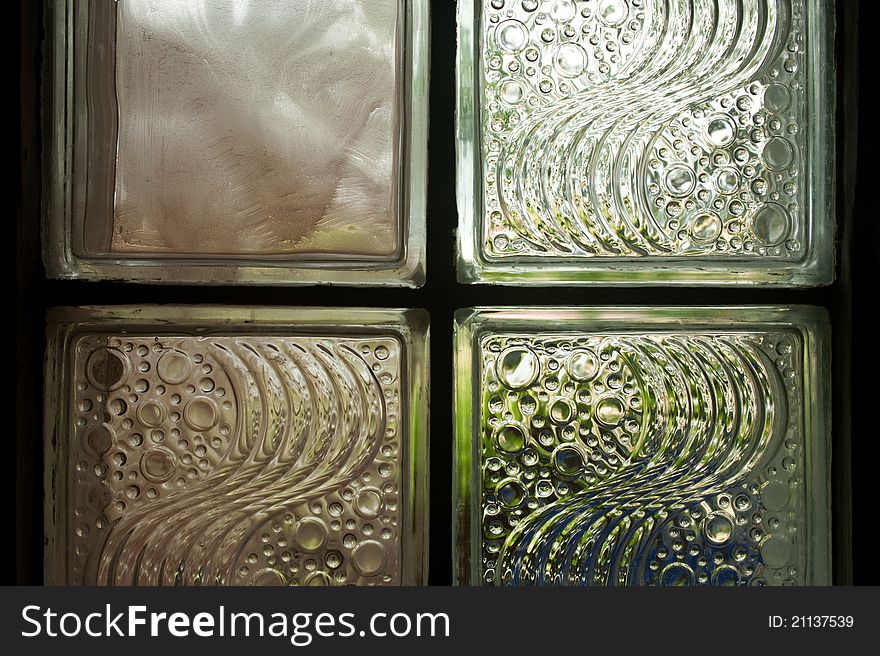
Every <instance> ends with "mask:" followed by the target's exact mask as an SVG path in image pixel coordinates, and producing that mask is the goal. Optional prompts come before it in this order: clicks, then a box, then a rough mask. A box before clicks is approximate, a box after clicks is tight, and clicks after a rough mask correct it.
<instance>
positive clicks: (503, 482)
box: [455, 308, 830, 586]
mask: <svg viewBox="0 0 880 656" xmlns="http://www.w3.org/2000/svg"><path fill="white" fill-rule="evenodd" d="M827 333H828V326H827V320H826V318H825V317H824V315H823V314H822V312H821V311H819V310H816V309H812V308H738V309H737V308H732V309H720V308H693V309H684V308H678V309H638V308H637V309H621V308H596V309H575V308H510V309H505V308H485V309H477V310H471V311H463V312H461V313H460V314H459V316H458V319H457V323H456V367H457V372H456V376H457V378H456V409H455V410H456V417H457V422H458V423H457V447H456V449H457V451H456V454H457V455H456V467H457V469H456V478H455V481H456V493H457V502H456V511H457V518H456V519H457V531H458V534H457V538H456V545H457V546H456V553H455V566H456V568H457V572H456V578H457V581H458V582H459V583H462V584H467V583H470V584H499V585H731V586H738V585H811V584H812V585H816V584H827V583H830V578H829V577H830V571H829V558H830V549H829V539H830V534H829V528H828V521H829V505H828V481H829V472H830V469H829V466H828V465H829V463H828V461H827V459H826V458H827V455H826V454H827V440H828V432H827V426H828V425H829V424H828V411H829V407H830V404H829V400H828V397H829V395H828V392H827V389H826V387H827V385H826V384H825V380H826V378H825V376H827V367H828V359H827V358H828V355H827V350H826V349H827V345H826V339H827Z"/></svg>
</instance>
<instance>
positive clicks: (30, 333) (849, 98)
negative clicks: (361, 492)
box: [3, 0, 880, 585]
mask: <svg viewBox="0 0 880 656" xmlns="http://www.w3.org/2000/svg"><path fill="white" fill-rule="evenodd" d="M872 4H874V3H871V2H864V3H859V2H857V1H856V0H839V1H838V3H837V13H838V39H837V41H838V43H837V62H838V70H837V75H838V91H839V93H838V108H837V109H838V144H837V157H836V161H837V182H838V184H837V191H838V203H837V213H838V224H839V230H838V238H839V242H840V244H839V266H838V276H837V282H836V283H835V284H834V285H832V286H830V287H826V288H821V289H813V290H784V289H781V290H768V289H689V288H664V289H648V288H632V289H618V288H607V287H606V288H602V287H582V288H567V289H562V288H556V289H541V288H517V287H498V286H475V285H470V286H465V285H459V284H457V283H456V281H455V270H454V258H453V254H454V241H455V240H454V230H455V227H456V223H457V213H456V206H455V184H454V181H455V133H454V125H453V117H454V111H455V104H454V101H455V77H454V73H455V70H454V68H455V43H456V37H455V3H454V2H453V0H433V2H432V5H433V6H432V20H431V24H432V27H431V106H430V111H431V118H430V120H431V128H430V144H429V170H430V173H429V184H428V194H429V199H428V282H427V284H426V285H425V286H424V287H423V288H421V289H418V290H404V289H400V290H394V289H391V290H386V289H351V288H327V287H310V288H270V287H256V288H254V287H248V288H242V287H199V286H174V287H167V286H164V287H163V286H141V285H131V284H121V283H109V282H108V283H94V282H91V283H89V282H73V281H52V280H46V279H45V276H44V271H43V266H42V262H41V255H40V228H39V226H40V193H41V192H40V190H41V163H40V153H41V148H42V143H41V137H42V135H43V133H44V131H43V130H42V129H41V119H40V115H39V106H40V95H39V94H40V79H41V74H40V73H41V67H42V64H43V62H42V59H41V54H40V44H41V42H42V39H43V36H44V30H43V26H42V9H41V7H42V3H41V2H40V1H39V0H20V3H19V6H18V16H17V27H18V28H19V29H18V32H17V37H18V44H19V46H20V57H21V59H20V63H21V76H20V115H19V118H20V129H21V132H20V135H21V138H20V167H21V168H20V171H21V178H20V190H19V195H18V198H17V224H16V225H17V230H16V258H15V259H16V346H15V348H16V384H15V396H16V399H15V401H16V412H15V437H14V439H15V442H16V444H15V460H14V463H13V462H11V461H10V459H9V457H8V456H7V458H6V460H5V465H6V466H5V471H6V472H7V475H6V476H4V478H5V479H6V481H5V482H7V484H9V483H12V482H13V477H12V476H11V473H12V471H14V472H15V476H14V491H12V495H13V498H14V504H12V507H14V509H15V517H14V521H15V536H16V538H15V543H16V544H15V546H16V559H15V560H14V561H12V560H11V559H7V560H5V561H4V562H5V566H4V567H3V582H4V583H9V584H11V583H16V584H40V583H41V582H42V550H43V536H42V503H43V499H42V481H43V473H42V466H43V462H42V395H43V394H42V384H43V381H42V366H43V364H42V358H43V351H44V348H45V334H44V322H45V313H46V309H47V308H48V307H52V306H55V305H84V304H123V303H125V304H150V303H181V304H188V303H219V304H223V303H227V304H242V305H324V306H327V305H329V306H385V307H422V308H426V309H428V310H429V311H430V313H431V340H432V343H431V404H432V411H431V464H430V467H431V471H430V476H431V511H430V549H431V559H430V563H431V565H430V579H429V580H430V583H431V584H433V585H448V584H449V583H451V506H450V498H451V465H452V442H453V433H452V427H453V422H452V394H451V392H452V314H453V311H454V310H455V309H456V308H459V307H467V306H471V305H506V304H522V305H606V304H615V305H707V304H711V305H715V304H730V305H738V304H765V303H766V304H794V303H803V304H811V305H820V306H824V307H826V308H827V309H828V310H829V312H830V314H831V318H832V322H833V328H834V346H833V357H834V376H833V380H832V381H828V384H831V385H833V390H834V393H833V401H834V408H833V412H834V418H833V430H834V433H833V447H832V452H833V487H832V495H833V496H832V498H833V527H834V528H833V531H834V540H833V545H834V582H835V583H837V584H851V583H855V584H876V583H877V582H878V580H880V579H878V571H880V568H878V567H877V566H876V559H877V556H876V553H875V552H876V542H875V541H874V540H873V539H872V538H873V535H872V534H873V532H874V527H875V526H876V524H877V521H876V513H877V512H878V511H877V510H876V508H875V507H874V506H875V504H874V503H873V502H872V499H873V498H875V497H876V496H877V484H878V482H877V476H876V472H877V470H878V462H877V459H876V454H877V452H878V450H877V447H876V441H877V439H878V436H877V433H878V430H877V428H876V415H874V414H873V410H874V408H872V407H871V405H872V402H873V403H876V394H875V393H874V391H875V390H876V387H877V372H876V369H877V366H876V362H877V355H876V344H875V342H874V340H873V339H872V338H873V332H874V331H873V330H872V327H871V326H872V325H876V324H874V323H873V322H874V319H873V318H872V317H871V315H872V312H871V310H872V309H873V305H874V303H873V301H874V299H873V296H874V295H875V292H876V290H877V284H876V282H877V277H876V274H875V271H874V270H875V269H876V267H877V265H878V253H880V243H878V230H877V223H878V220H880V214H878V207H877V202H876V193H874V194H872V193H871V192H872V191H874V190H872V189H870V185H871V184H872V182H873V178H874V177H875V174H876V173H877V164H876V161H875V160H876V154H875V151H873V150H872V148H871V147H869V145H868V143H867V139H868V137H869V136H871V132H872V130H871V124H872V123H873V122H875V121H876V118H875V117H874V113H875V112H876V111H877V106H876V104H875V105H874V106H873V107H868V104H869V102H870V99H869V95H874V94H873V93H872V92H873V91H874V88H873V87H874V85H873V80H871V81H869V80H868V79H867V74H868V72H869V71H871V69H872V68H873V65H872V64H870V63H867V62H868V56H870V55H869V52H868V50H869V48H871V47H872V44H871V42H870V41H869V39H870V38H871V34H870V33H868V34H866V35H863V38H862V39H861V42H860V40H859V29H858V26H859V24H860V23H861V24H865V25H869V24H872V23H873V24H875V25H876V22H875V21H873V20H872V19H871V16H869V14H873V13H874V9H873V8H872V7H870V5H872ZM860 5H863V6H860ZM860 14H861V20H860ZM871 54H874V56H875V57H876V53H871ZM861 55H864V57H861ZM860 60H861V61H862V62H864V64H863V66H862V69H863V70H864V71H865V76H866V77H865V78H864V79H863V80H862V83H861V88H862V89H864V90H865V91H864V92H863V93H862V94H861V97H860V96H859V94H858V88H859V84H858V76H859V68H860V66H859V62H860ZM860 114H861V117H862V124H863V127H864V129H863V130H862V133H861V134H864V135H866V136H864V137H862V136H861V134H860V132H859V115H860ZM853 352H854V353H855V366H852V360H853V357H852V354H853ZM862 371H864V372H865V374H866V375H860V374H861V372H862ZM7 398H9V397H8V395H7ZM6 439H8V440H10V441H11V440H12V439H13V437H12V436H11V435H10V436H7V438H6ZM3 448H4V452H5V453H7V454H9V453H10V452H11V451H12V447H11V446H9V445H4V447H3ZM11 465H14V470H13V467H12V466H11ZM7 498H9V497H7ZM853 518H855V519H853ZM11 522H12V512H11V509H10V508H9V506H7V513H6V520H5V522H4V523H5V525H7V526H8V525H9V524H10V523H11ZM13 563H14V566H13Z"/></svg>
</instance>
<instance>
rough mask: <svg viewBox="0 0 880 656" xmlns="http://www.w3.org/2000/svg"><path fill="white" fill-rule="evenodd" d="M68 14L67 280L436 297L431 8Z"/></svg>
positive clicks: (52, 239) (136, 8)
mask: <svg viewBox="0 0 880 656" xmlns="http://www.w3.org/2000/svg"><path fill="white" fill-rule="evenodd" d="M51 11H52V25H53V32H52V34H53V39H54V40H53V42H52V48H53V49H52V59H51V61H52V65H53V69H52V70H53V75H54V80H53V84H52V85H50V89H51V92H50V93H49V94H48V95H47V102H48V103H49V107H47V111H48V112H51V113H52V115H53V117H54V121H53V123H52V125H53V130H52V140H51V144H50V152H49V157H48V164H49V170H48V172H47V175H48V179H49V180H50V181H51V182H52V185H51V197H50V204H49V206H48V214H47V223H48V225H47V234H46V263H47V266H48V270H49V273H50V275H52V276H56V277H83V278H121V279H124V280H135V281H180V280H185V281H194V282H210V283H224V282H236V283H241V282H245V283H291V284H295V283H339V284H388V285H407V286H415V285H419V284H421V283H422V282H423V281H424V248H425V246H424V241H425V236H424V232H425V224H424V221H425V219H424V211H425V168H426V122H427V118H426V116H427V104H426V103H427V99H426V97H427V59H426V56H427V52H426V44H427V34H428V31H427V29H428V28H427V0H369V1H367V0H338V1H336V2H332V3H328V2H310V1H305V0H292V1H291V0H252V1H250V2H233V1H231V0H225V1H222V2H191V1H190V0H121V1H119V2H114V1H110V0H89V1H84V2H72V1H70V0H68V1H67V2H65V1H63V0H57V1H56V2H54V3H53V4H52V10H51Z"/></svg>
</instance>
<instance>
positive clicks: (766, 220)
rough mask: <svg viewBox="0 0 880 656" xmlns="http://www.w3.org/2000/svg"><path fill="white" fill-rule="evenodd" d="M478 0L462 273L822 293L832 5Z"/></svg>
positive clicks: (464, 158)
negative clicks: (658, 280)
mask: <svg viewBox="0 0 880 656" xmlns="http://www.w3.org/2000/svg"><path fill="white" fill-rule="evenodd" d="M472 4H474V3H471V2H464V3H462V9H461V13H460V21H461V23H462V25H460V31H461V32H460V34H461V36H462V37H463V38H462V43H463V45H462V50H463V51H464V50H465V49H466V48H469V47H471V48H473V52H470V51H468V52H467V53H465V52H460V54H459V57H460V59H459V63H460V75H461V77H460V80H459V84H460V87H464V86H465V85H467V84H469V83H471V82H470V80H469V78H468V75H467V73H466V72H465V69H467V68H468V64H471V58H472V61H473V62H477V63H476V64H472V65H473V67H474V68H475V69H477V70H476V71H475V73H474V74H475V76H476V77H477V80H475V83H476V84H477V85H478V87H477V88H478V89H479V94H478V97H477V98H475V99H474V100H475V105H474V109H472V110H470V114H468V109H467V99H464V98H463V97H464V96H467V92H466V91H464V90H463V88H460V89H459V91H460V99H462V103H461V104H460V107H459V111H460V113H463V114H464V115H465V117H464V119H463V120H461V121H460V124H459V126H460V136H461V137H462V139H463V140H464V141H465V144H464V145H463V146H462V148H461V150H460V159H459V163H460V170H459V175H460V182H462V180H461V178H462V177H463V178H464V181H463V184H462V185H461V186H460V194H465V195H466V199H465V200H463V205H462V211H461V216H462V217H466V219H467V220H466V221H465V222H464V223H463V225H462V229H461V232H462V236H461V239H462V244H461V250H462V253H461V255H462V262H461V267H462V272H463V277H464V278H466V279H468V280H471V279H481V278H485V279H488V280H495V281H500V282H509V281H513V280H515V281H517V282H529V281H530V280H535V281H540V282H542V283H547V282H552V281H555V280H556V278H562V280H560V281H559V282H561V283H562V282H564V283H571V282H576V281H578V280H583V281H587V280H590V279H594V278H595V279H601V280H603V281H606V282H620V281H626V280H627V279H629V280H638V281H640V282H641V281H646V280H650V279H651V278H650V277H649V275H647V274H646V273H645V272H646V271H653V272H660V273H663V272H665V273H666V274H667V275H665V276H664V277H665V278H666V280H664V282H679V281H680V280H679V278H682V277H685V278H687V280H685V282H687V281H689V282H691V283H700V282H703V283H719V282H737V281H739V280H738V278H737V277H735V276H730V275H729V274H730V273H735V272H739V271H745V272H749V271H752V272H753V277H750V276H749V275H747V276H746V277H745V280H748V281H752V282H764V283H773V282H776V283H780V284H787V283H797V282H798V280H799V279H801V284H807V283H810V282H812V283H816V282H830V276H831V275H832V272H831V270H830V262H831V250H830V247H829V246H828V244H827V243H826V239H825V237H826V235H825V232H826V230H828V229H830V228H829V225H828V224H829V223H830V222H831V215H830V206H828V205H827V204H825V203H826V201H825V200H823V199H824V196H822V197H820V198H819V199H816V198H813V197H811V194H812V193H813V189H814V188H816V187H821V188H822V189H824V188H825V187H827V186H828V180H829V179H830V178H825V177H821V176H820V175H819V173H817V171H818V172H822V171H825V170H826V167H827V166H828V160H829V159H833V158H829V157H828V152H826V151H824V150H817V149H816V148H815V145H816V144H815V143H814V140H818V143H819V144H820V145H824V144H825V139H826V138H827V135H826V134H825V132H826V131H827V130H826V128H827V124H825V123H822V122H821V121H817V120H816V118H815V117H814V116H813V113H814V112H816V111H819V112H825V111H826V109H827V108H826V106H825V105H821V104H820V105H818V106H817V104H816V103H817V100H820V99H821V98H824V97H825V96H823V95H822V94H823V93H825V90H826V89H827V86H828V84H829V81H828V79H827V67H825V68H822V66H823V65H824V64H825V62H824V60H823V59H822V58H823V57H824V56H825V55H824V54H823V53H824V50H823V47H824V46H823V43H822V40H823V39H825V38H827V35H826V34H824V33H822V32H818V34H817V33H815V32H813V31H812V30H819V29H821V28H822V26H823V25H825V16H824V9H823V8H822V6H821V5H822V3H816V2H809V1H808V0H761V1H760V2H745V1H743V0H724V1H722V2H700V1H696V2H695V1H693V0H675V1H673V2H661V1H659V0H642V1H640V0H579V1H576V0H541V1H538V0H503V1H501V0H499V1H492V2H489V1H488V0H486V1H484V2H477V3H475V4H476V5H477V8H474V9H473V10H472V13H469V10H468V8H467V7H468V6H469V5H472ZM469 20H470V21H472V23H469V24H468V25H467V26H466V27H465V26H464V25H463V24H464V23H465V22H467V21H469ZM471 30H472V31H473V32H471ZM817 36H818V37H819V38H818V39H816V37H817ZM814 40H815V41H817V42H816V43H814ZM816 58H818V61H817V60H816ZM817 66H818V68H817ZM819 70H823V71H825V72H823V73H822V74H821V75H822V77H818V72H817V71H819ZM812 76H816V77H815V78H814V77H812ZM469 98H470V97H469V96H468V99H469ZM828 106H829V107H830V106H831V103H829V104H828ZM470 121H472V123H471V122H470ZM471 131H473V132H471ZM470 142H473V143H474V144H479V145H478V146H476V145H471V144H470ZM815 167H818V168H815ZM822 175H824V174H822ZM471 176H472V177H474V178H475V179H474V180H473V181H472V182H473V184H471V181H470V177H471ZM816 200H818V201H819V202H818V204H817V203H816V202H815V201H816ZM814 248H817V249H818V253H813V252H812V251H813V249H814ZM817 256H818V257H820V258H821V259H824V260H827V261H826V262H824V264H821V265H819V264H817V263H815V262H814V259H815V257H817ZM804 263H808V264H809V266H808V267H807V268H810V267H814V266H817V267H818V268H819V269H822V271H815V272H813V274H810V273H808V272H806V271H805V270H804V269H803V266H802V265H803V264H804ZM698 267H699V268H700V269H702V270H703V272H702V273H700V272H699V271H698V270H697V268H698ZM514 268H515V269H516V271H515V272H514V271H513V269H514ZM548 271H549V273H548ZM563 271H564V272H565V273H574V274H576V275H575V276H573V277H572V276H570V275H569V276H564V275H563ZM676 271H679V274H676ZM725 272H727V275H725ZM578 273H580V274H581V275H580V276H578V275H577V274H578ZM505 274H509V275H505ZM811 276H812V278H813V279H812V280H810V278H811Z"/></svg>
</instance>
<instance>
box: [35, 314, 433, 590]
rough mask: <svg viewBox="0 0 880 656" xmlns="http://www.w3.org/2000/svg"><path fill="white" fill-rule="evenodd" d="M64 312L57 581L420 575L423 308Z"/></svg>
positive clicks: (54, 497)
mask: <svg viewBox="0 0 880 656" xmlns="http://www.w3.org/2000/svg"><path fill="white" fill-rule="evenodd" d="M341 312H342V310H336V311H331V310H321V309H318V310H253V311H247V310H241V309H234V310H233V309H222V308H199V309H195V308H162V309H156V308H145V309H142V310H134V309H132V308H115V309H102V308H95V309H84V310H79V309H68V310H57V311H55V312H54V313H53V316H52V322H51V334H52V344H51V346H50V360H49V371H48V374H49V388H48V392H49V394H48V395H47V397H48V399H49V401H48V405H47V430H48V433H47V435H48V441H47V456H48V462H47V479H46V480H47V496H46V503H47V522H48V524H47V537H48V549H47V559H46V568H47V571H46V578H47V582H49V583H54V584H75V585H93V584H102V585H103V584H107V585H200V584H202V585H347V584H356V585H400V584H403V583H409V584H414V583H419V582H422V581H423V580H424V576H425V574H426V571H425V567H424V566H425V562H426V561H425V551H424V547H425V545H426V544H427V543H426V531H427V517H426V508H425V496H424V495H425V490H424V485H425V472H426V467H427V461H426V458H427V423H426V418H427V380H426V378H425V373H424V367H425V361H424V358H425V355H426V348H427V346H426V331H427V318H426V317H425V316H424V315H423V314H421V313H418V312H409V311H407V312H395V311H369V310H352V309H348V310H345V313H346V316H347V319H346V320H345V321H339V320H334V319H331V316H333V315H334V314H335V315H336V316H338V315H339V314H340V313H341Z"/></svg>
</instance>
